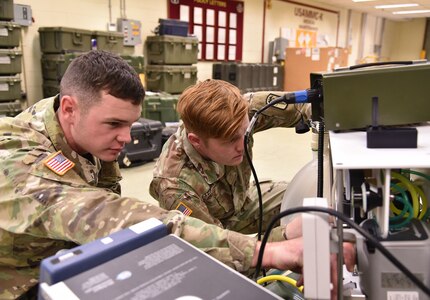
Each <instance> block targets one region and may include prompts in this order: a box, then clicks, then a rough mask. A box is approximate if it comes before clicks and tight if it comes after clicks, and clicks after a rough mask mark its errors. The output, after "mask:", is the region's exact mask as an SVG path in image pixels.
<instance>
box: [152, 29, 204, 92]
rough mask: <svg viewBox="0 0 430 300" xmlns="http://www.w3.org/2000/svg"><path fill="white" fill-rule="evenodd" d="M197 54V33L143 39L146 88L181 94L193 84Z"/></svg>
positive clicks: (195, 78) (194, 81) (195, 75)
mask: <svg viewBox="0 0 430 300" xmlns="http://www.w3.org/2000/svg"><path fill="white" fill-rule="evenodd" d="M197 54H198V39H197V38H196V37H183V36H174V35H159V36H149V37H148V38H147V39H146V41H145V56H146V60H147V62H148V65H147V66H146V69H145V76H146V78H145V79H146V88H147V90H149V91H153V92H167V93H171V94H180V93H182V92H183V91H184V90H185V89H186V88H187V87H188V86H190V85H193V84H195V83H196V81H197V67H196V66H193V64H195V63H197Z"/></svg>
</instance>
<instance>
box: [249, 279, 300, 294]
mask: <svg viewBox="0 0 430 300" xmlns="http://www.w3.org/2000/svg"><path fill="white" fill-rule="evenodd" d="M274 280H279V281H284V282H287V283H289V284H291V285H293V286H294V287H296V288H297V289H298V290H299V291H300V292H303V285H302V286H300V287H297V286H296V283H297V281H295V280H294V279H292V278H291V277H288V276H283V275H268V276H266V277H262V278H260V279H258V280H257V283H258V284H263V283H265V282H268V281H274Z"/></svg>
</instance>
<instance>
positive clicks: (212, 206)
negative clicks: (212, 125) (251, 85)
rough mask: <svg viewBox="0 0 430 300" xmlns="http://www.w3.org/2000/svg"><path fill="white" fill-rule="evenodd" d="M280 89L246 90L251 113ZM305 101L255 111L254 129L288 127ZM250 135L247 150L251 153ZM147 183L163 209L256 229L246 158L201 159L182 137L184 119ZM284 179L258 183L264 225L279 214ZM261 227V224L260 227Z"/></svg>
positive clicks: (305, 108) (306, 110)
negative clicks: (232, 161)
mask: <svg viewBox="0 0 430 300" xmlns="http://www.w3.org/2000/svg"><path fill="white" fill-rule="evenodd" d="M282 94H283V93H279V92H272V93H271V92H258V93H251V94H247V95H245V98H246V99H247V100H248V101H249V102H250V111H249V116H250V118H251V117H252V116H253V115H254V114H255V112H256V111H257V110H258V109H260V108H261V107H263V106H264V105H265V104H266V103H268V102H270V101H271V100H273V99H274V98H276V97H279V96H281V95H282ZM309 115H310V107H309V105H296V106H294V105H288V106H287V105H285V104H280V105H277V106H276V107H272V108H269V109H267V110H265V111H264V112H263V113H262V114H260V116H259V118H258V120H257V122H256V123H255V125H254V132H257V131H263V130H266V129H269V128H273V127H293V126H295V125H296V124H297V123H298V122H299V120H300V119H301V118H302V117H303V119H304V120H307V119H308V116H309ZM252 145H253V139H252V136H251V137H250V140H249V148H248V149H249V152H250V155H251V157H252V152H251V149H252ZM153 176H154V178H153V180H152V182H151V185H150V193H151V195H152V196H153V197H154V198H155V199H157V200H158V201H159V203H160V207H163V208H166V209H170V210H173V209H179V210H181V211H183V212H184V213H185V214H187V215H191V216H193V217H195V218H199V219H201V220H203V221H205V222H207V223H212V224H216V225H218V226H220V227H223V228H227V229H231V230H235V231H238V232H242V233H246V234H248V233H255V232H257V230H258V216H259V210H258V194H257V190H256V187H255V185H254V184H252V185H251V187H250V177H251V168H250V166H249V164H248V161H247V159H246V157H244V159H243V161H242V163H241V164H240V165H238V166H225V165H220V164H218V163H216V162H213V161H208V160H206V159H204V158H203V157H202V156H201V155H200V154H199V153H198V152H197V151H196V150H195V149H194V147H193V146H192V145H191V144H190V142H189V141H188V139H187V135H186V131H185V128H184V126H183V124H182V125H181V126H180V127H179V129H178V131H177V132H176V133H175V134H174V135H172V136H171V137H170V138H169V140H168V141H167V142H166V144H165V145H164V147H163V151H162V153H161V155H160V157H159V159H158V161H157V163H156V166H155V168H154V172H153ZM286 187H287V183H286V182H272V181H267V182H262V184H261V192H262V195H263V214H264V219H263V223H264V224H265V225H267V224H268V223H269V222H270V220H271V219H272V218H273V216H274V215H276V214H278V213H279V210H280V205H281V201H282V198H283V194H284V192H285V189H286ZM264 228H265V226H263V229H264ZM282 231H283V228H280V227H277V228H275V230H274V231H272V234H271V236H270V240H272V241H276V240H278V241H279V240H283V239H284V237H283V232H282Z"/></svg>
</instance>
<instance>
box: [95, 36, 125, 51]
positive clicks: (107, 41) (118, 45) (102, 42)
mask: <svg viewBox="0 0 430 300" xmlns="http://www.w3.org/2000/svg"><path fill="white" fill-rule="evenodd" d="M93 38H94V39H95V40H96V43H97V49H98V50H105V51H108V52H112V53H116V54H121V53H122V52H123V50H124V34H123V33H121V32H113V31H94V32H93Z"/></svg>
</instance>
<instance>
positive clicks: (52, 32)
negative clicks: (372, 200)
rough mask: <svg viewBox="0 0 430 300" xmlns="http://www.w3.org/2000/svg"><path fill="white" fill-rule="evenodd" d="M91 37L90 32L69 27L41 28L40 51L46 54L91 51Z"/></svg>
mask: <svg viewBox="0 0 430 300" xmlns="http://www.w3.org/2000/svg"><path fill="white" fill-rule="evenodd" d="M91 35H92V32H91V31H90V30H83V29H77V28H67V27H40V28H39V36H40V50H41V51H42V52H44V53H68V52H78V51H79V52H86V51H90V50H91Z"/></svg>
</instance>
